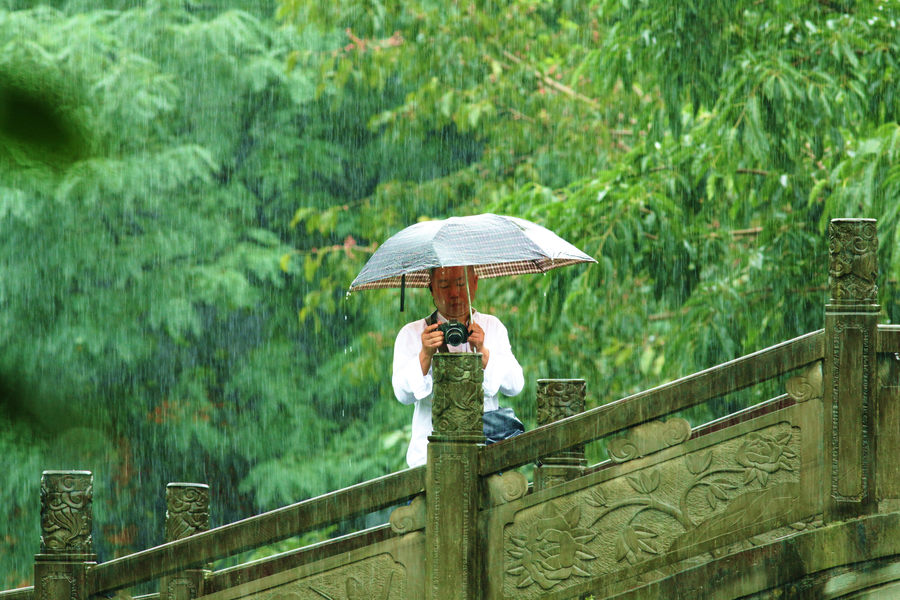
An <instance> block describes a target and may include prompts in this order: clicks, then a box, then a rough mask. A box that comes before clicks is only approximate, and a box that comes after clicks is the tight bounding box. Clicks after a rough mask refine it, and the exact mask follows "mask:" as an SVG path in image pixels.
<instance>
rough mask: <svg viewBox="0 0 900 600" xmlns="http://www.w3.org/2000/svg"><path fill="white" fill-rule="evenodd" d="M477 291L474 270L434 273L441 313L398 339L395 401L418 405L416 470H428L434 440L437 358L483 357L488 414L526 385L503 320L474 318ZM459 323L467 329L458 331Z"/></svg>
mask: <svg viewBox="0 0 900 600" xmlns="http://www.w3.org/2000/svg"><path fill="white" fill-rule="evenodd" d="M467 278H468V285H467V281H466V279H467ZM467 288H468V289H467ZM477 288H478V278H477V277H476V276H475V271H474V269H473V268H471V267H469V268H466V267H445V268H440V269H433V270H432V272H431V283H430V284H429V289H430V290H431V297H432V298H433V299H434V305H435V307H436V308H437V310H436V311H435V312H434V313H432V315H431V316H429V317H428V318H426V319H419V320H418V321H413V322H412V323H407V324H406V325H405V326H404V327H403V329H401V330H400V333H399V334H397V340H396V342H395V343H394V372H393V377H392V383H393V385H394V395H395V396H397V400H399V401H400V402H402V403H403V404H412V403H415V411H414V412H413V422H412V439H411V440H410V443H409V450H408V451H407V453H406V462H407V463H408V464H409V466H410V467H416V466H418V465H422V464H425V460H426V457H427V450H426V448H427V445H428V436H429V435H430V434H431V431H432V426H431V388H432V378H431V360H432V358H433V357H434V354H435V352H438V351H440V352H480V353H481V354H482V366H483V367H484V382H483V383H482V387H483V388H484V410H485V411H494V410H496V409H498V408H499V394H500V393H503V394H504V395H507V396H515V395H516V394H518V393H519V392H521V391H522V388H523V387H524V385H525V379H524V377H523V375H522V367H521V366H520V365H519V362H518V361H517V360H516V357H515V356H513V353H512V348H510V344H509V336H508V334H507V332H506V327H504V326H503V323H501V322H500V319H498V318H497V317H494V316H492V315H486V314H482V313H479V312H477V311H473V312H472V313H471V318H470V311H469V302H470V300H471V299H472V298H474V297H475V290H476V289H477ZM455 322H457V323H459V324H461V325H462V326H463V327H464V329H463V328H459V327H458V326H454V323H455ZM457 328H458V330H457ZM466 333H468V339H465V335H466ZM455 342H456V343H455Z"/></svg>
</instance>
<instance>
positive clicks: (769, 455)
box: [735, 432, 796, 486]
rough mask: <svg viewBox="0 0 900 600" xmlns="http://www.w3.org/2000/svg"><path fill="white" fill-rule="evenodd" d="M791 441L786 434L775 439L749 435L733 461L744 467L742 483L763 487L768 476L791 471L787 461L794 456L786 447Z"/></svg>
mask: <svg viewBox="0 0 900 600" xmlns="http://www.w3.org/2000/svg"><path fill="white" fill-rule="evenodd" d="M790 441H791V433H790V432H787V433H785V434H784V435H782V436H780V437H778V438H777V439H776V438H775V437H773V436H770V435H765V434H761V433H751V434H750V435H749V436H748V439H747V441H745V442H744V443H743V444H741V447H740V448H739V449H738V451H737V455H736V456H735V460H737V462H738V464H740V465H741V466H743V467H745V469H746V471H745V475H744V483H745V484H748V483H751V482H753V481H754V480H756V481H759V483H760V485H762V486H765V485H766V483H768V481H769V475H770V474H772V473H775V472H776V471H779V470H781V469H784V470H786V471H793V470H794V469H793V467H791V464H790V462H788V459H790V458H794V457H795V456H796V454H794V453H793V452H792V451H791V450H790V449H789V448H788V447H787V445H788V443H790Z"/></svg>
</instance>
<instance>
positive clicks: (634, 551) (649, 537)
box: [585, 429, 797, 564]
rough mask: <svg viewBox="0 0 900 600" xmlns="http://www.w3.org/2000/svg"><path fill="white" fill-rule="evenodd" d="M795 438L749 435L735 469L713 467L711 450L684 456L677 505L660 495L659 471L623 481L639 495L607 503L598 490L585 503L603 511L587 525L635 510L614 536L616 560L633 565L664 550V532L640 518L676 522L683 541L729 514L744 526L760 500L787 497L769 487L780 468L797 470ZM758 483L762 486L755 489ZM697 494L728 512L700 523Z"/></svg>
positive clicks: (733, 465) (735, 457) (734, 461)
mask: <svg viewBox="0 0 900 600" xmlns="http://www.w3.org/2000/svg"><path fill="white" fill-rule="evenodd" d="M792 437H793V435H792V433H791V431H790V429H788V430H787V431H784V432H783V433H781V434H779V435H770V434H766V433H760V432H754V433H750V434H748V435H747V438H746V439H745V440H744V441H743V442H742V443H741V445H740V446H739V447H738V448H737V450H736V452H735V454H734V455H733V458H732V462H731V465H726V466H722V467H719V468H713V458H714V456H713V452H712V451H711V450H708V451H706V452H697V453H693V454H688V455H686V456H685V457H684V467H685V469H686V470H687V472H688V474H689V475H688V478H687V480H686V481H687V484H686V487H685V488H684V491H683V492H682V493H681V495H680V497H678V498H677V502H674V501H673V500H675V499H667V498H666V497H665V494H664V493H661V492H660V491H659V490H660V485H661V475H660V471H658V470H656V469H646V470H642V471H638V472H637V473H635V474H633V475H629V476H627V477H626V478H625V479H626V481H627V482H628V485H629V486H630V487H631V488H632V489H633V490H634V491H635V492H637V494H638V495H636V496H629V497H626V498H622V499H620V500H617V501H615V502H613V503H609V502H608V501H607V498H606V495H605V494H604V493H603V491H602V490H601V489H600V488H594V489H593V490H591V491H590V492H589V493H588V495H587V497H586V498H585V502H586V503H587V504H588V505H590V506H592V507H594V508H596V509H597V510H598V511H599V512H598V514H597V516H596V517H595V518H594V520H593V521H592V522H591V524H590V526H589V527H590V528H591V529H593V528H594V527H595V526H596V525H597V523H599V522H600V521H602V520H603V519H605V518H607V517H608V516H609V515H611V514H612V513H614V512H616V511H619V510H629V509H630V510H631V511H632V512H631V514H630V516H629V517H628V518H627V519H626V521H625V523H624V526H623V528H622V529H621V531H619V532H618V534H617V537H616V541H615V558H616V561H618V562H623V561H626V562H628V563H629V564H635V563H638V562H640V561H641V560H645V559H646V558H648V557H649V556H651V555H657V554H659V553H660V552H661V551H662V549H661V546H660V541H659V538H660V532H659V531H657V530H656V529H654V526H653V525H652V524H650V523H647V522H646V520H643V519H641V516H642V515H646V514H649V513H651V512H655V513H657V514H662V515H665V516H666V517H669V518H671V519H674V520H675V521H676V522H677V523H678V524H679V525H680V526H681V528H682V529H683V530H684V532H685V533H686V537H685V539H693V538H696V537H699V536H698V535H697V534H698V533H699V532H698V529H699V527H700V526H701V525H704V524H706V523H709V524H710V525H711V526H715V525H714V524H717V523H718V522H719V521H722V522H723V523H724V522H726V521H728V518H732V517H728V518H726V519H722V518H721V517H722V516H723V515H725V516H727V515H729V511H731V512H733V513H735V516H734V517H733V518H732V520H735V519H736V522H737V521H740V522H743V520H745V519H746V518H750V517H751V516H752V514H755V513H754V512H753V511H755V510H757V509H758V506H757V505H759V504H760V503H761V502H764V501H768V500H769V499H771V501H775V500H777V501H778V502H781V501H782V499H781V496H780V495H779V494H781V495H783V494H782V492H781V491H780V490H777V491H776V492H772V491H771V490H767V489H766V488H767V486H768V484H769V483H770V477H771V476H772V475H773V474H775V473H777V472H779V471H782V470H784V471H791V472H793V471H795V470H796V468H795V465H794V464H792V463H793V462H796V460H797V455H796V453H795V452H794V451H793V450H791V449H790V443H791V440H792ZM757 484H758V486H759V487H756V485H757ZM698 493H699V494H702V496H700V498H703V499H704V501H705V502H704V503H705V504H706V505H708V506H709V509H710V510H716V509H718V508H719V507H720V506H721V505H722V504H725V505H728V506H726V508H725V512H724V513H721V515H720V517H719V518H718V519H717V518H711V519H709V520H708V521H700V522H699V523H698V522H696V521H695V519H696V515H691V514H690V513H691V510H692V508H691V504H690V503H689V501H688V499H689V497H691V496H692V495H693V494H698ZM695 497H696V496H695ZM787 500H791V498H788V499H787ZM732 505H733V506H732ZM751 509H752V510H751ZM693 510H694V511H696V510H697V505H694V506H693ZM738 513H741V514H740V515H738ZM743 513H746V515H744V514H743Z"/></svg>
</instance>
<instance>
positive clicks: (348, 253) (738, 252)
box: [0, 0, 900, 597]
mask: <svg viewBox="0 0 900 600" xmlns="http://www.w3.org/2000/svg"><path fill="white" fill-rule="evenodd" d="M676 4H677V6H674V7H673V6H672V3H663V2H659V1H654V0H645V1H627V0H586V1H582V2H577V1H571V0H500V1H492V2H475V1H469V0H456V1H452V2H451V1H449V0H407V1H404V2H396V1H394V2H387V1H381V2H379V1H371V0H341V1H339V2H321V1H320V0H216V1H214V2H211V1H207V2H202V1H199V0H104V1H101V0H45V1H44V2H34V1H30V0H0V44H2V47H3V49H4V51H3V52H2V54H0V233H2V235H0V455H2V456H3V457H4V458H3V464H4V465H5V466H6V469H5V475H4V478H3V479H2V480H0V482H2V483H0V506H2V507H3V509H2V510H3V511H4V513H5V517H6V518H5V519H4V522H6V523H7V526H6V527H5V528H4V529H3V530H2V531H0V590H11V589H15V588H22V587H26V586H31V585H33V584H34V581H33V577H34V574H33V569H34V564H35V558H34V557H35V554H38V553H39V552H40V551H41V505H40V498H41V473H42V471H47V470H84V471H90V472H91V473H93V522H94V525H93V532H92V544H93V552H94V553H96V554H97V557H98V558H97V561H98V562H99V563H103V562H106V561H110V560H113V559H116V558H119V557H124V556H127V555H130V554H133V553H135V552H138V551H141V550H145V549H148V548H152V547H154V546H158V545H160V544H162V543H163V542H165V541H166V540H165V532H166V524H165V522H166V486H167V484H168V483H171V482H194V483H202V484H206V485H208V486H209V498H210V504H209V520H210V524H209V525H210V527H217V526H221V525H226V524H228V523H233V522H236V521H239V520H241V519H246V518H248V517H252V516H254V515H258V514H261V513H264V512H267V511H273V510H276V509H279V508H281V507H285V506H289V505H293V504H295V503H298V502H301V501H304V500H307V499H310V498H315V497H317V496H320V495H323V494H327V493H329V492H332V491H334V490H339V489H342V488H346V487H348V486H353V485H356V484H360V483H363V482H367V481H370V480H372V479H375V478H378V477H382V476H385V475H388V474H392V473H397V472H398V471H402V470H404V469H406V468H407V467H408V464H407V457H406V455H407V448H408V447H409V445H410V442H411V439H412V437H413V435H414V434H413V430H412V426H411V423H412V420H413V411H414V409H413V407H412V406H410V405H408V404H403V403H401V402H398V401H397V397H396V396H395V389H394V388H393V386H392V368H393V365H392V360H393V356H394V354H393V351H394V345H395V340H396V339H397V336H398V332H400V331H401V329H402V328H403V327H404V325H405V324H407V323H409V322H411V321H414V320H417V319H422V318H425V317H427V316H428V315H429V314H431V313H432V311H434V310H435V304H434V301H433V298H432V294H431V293H430V292H429V290H428V289H427V287H426V286H427V283H425V280H424V279H423V280H422V282H420V283H421V284H422V285H417V286H409V287H407V288H406V289H405V291H403V292H402V293H401V291H400V290H399V285H393V286H392V287H385V288H379V289H363V290H360V291H356V289H354V290H351V285H352V284H353V282H354V280H355V279H356V278H357V277H358V276H359V275H360V273H361V271H363V269H364V267H365V265H366V263H367V261H368V260H369V259H370V258H372V257H373V256H375V255H376V252H377V251H378V249H379V248H381V247H382V246H383V245H385V243H386V241H387V240H389V239H390V238H391V236H393V235H395V234H397V233H399V232H401V231H403V230H405V229H406V228H407V227H410V226H418V225H420V224H422V223H424V222H430V221H437V220H444V219H450V218H453V217H463V216H471V215H481V214H486V213H491V214H495V215H508V216H511V217H516V218H519V219H526V220H527V221H529V222H531V223H534V224H537V225H539V226H541V227H544V228H547V229H549V230H550V231H552V232H554V233H555V234H556V235H558V236H559V237H560V238H561V239H562V240H565V241H566V242H567V243H569V244H571V245H572V246H573V247H574V248H575V249H576V250H577V251H578V252H579V253H584V254H585V255H586V259H584V260H582V259H580V258H579V259H578V260H577V261H573V264H567V265H566V266H565V268H559V269H555V268H554V269H553V270H551V271H549V272H547V273H544V274H540V275H538V274H517V275H510V276H503V277H495V278H493V277H491V278H489V277H484V278H483V279H481V280H480V281H479V285H478V287H477V294H476V295H475V297H474V299H473V301H472V303H471V304H472V307H473V309H474V310H476V311H478V312H479V313H482V314H485V315H493V316H495V317H497V319H499V320H500V321H501V322H502V324H503V326H505V329H506V331H507V332H508V337H509V341H510V345H511V350H512V353H513V354H514V356H515V359H516V360H517V361H518V363H519V364H520V365H521V368H522V372H523V374H524V386H523V387H522V389H521V392H519V393H518V394H516V395H513V396H506V395H504V394H500V395H499V396H498V400H499V405H500V406H503V407H510V408H512V409H514V411H515V414H516V415H517V417H518V418H519V419H521V421H522V422H523V423H524V426H525V430H526V432H527V431H532V430H534V429H535V428H537V427H538V426H539V422H538V418H539V415H538V408H537V400H536V397H537V395H538V384H537V381H538V380H539V379H576V378H577V379H584V380H585V381H586V397H585V409H586V410H591V409H596V408H598V407H601V406H604V405H607V404H608V403H610V402H613V401H617V400H620V399H622V398H626V397H629V396H632V395H635V394H638V393H640V392H642V391H644V390H649V389H651V388H655V387H657V386H660V385H663V384H666V383H667V382H672V381H675V380H678V379H679V378H682V377H685V376H689V375H691V374H693V373H698V372H700V371H703V370H704V369H709V368H711V367H713V366H715V365H720V364H723V363H726V362H728V361H732V360H734V359H737V358H739V357H742V356H746V355H749V354H751V353H754V352H757V351H760V350H763V349H765V348H769V347H771V346H774V345H776V344H780V343H782V342H784V341H786V340H792V339H795V338H798V337H799V336H803V335H806V334H809V333H811V332H815V331H818V330H820V329H822V328H823V327H824V326H825V325H824V317H823V315H824V311H825V305H826V303H827V302H828V301H829V293H830V292H829V263H828V261H829V238H828V224H829V222H830V220H831V219H835V218H871V219H877V230H878V246H877V248H878V251H877V257H876V259H875V260H876V261H877V266H876V271H877V298H875V300H877V309H873V310H877V314H878V319H879V321H878V322H879V324H881V325H889V324H892V323H896V322H897V321H898V320H900V300H898V298H900V294H897V293H895V292H897V287H898V281H900V249H898V246H897V224H898V217H900V210H898V207H900V203H898V202H897V201H896V199H897V198H898V197H900V171H898V167H897V165H898V164H900V124H898V119H900V94H898V93H897V91H896V89H897V86H896V81H895V79H896V73H897V72H898V70H900V64H898V61H900V35H898V21H900V10H898V5H897V4H896V2H893V1H887V0H884V1H882V0H873V1H872V2H867V3H856V4H853V3H847V2H844V1H833V2H832V1H827V2H826V1H822V2H818V3H795V2H790V1H788V0H775V1H773V2H765V3H759V2H754V1H751V0H734V1H733V2H727V3H719V2H715V1H713V0H689V1H686V2H681V3H676ZM461 240H462V238H460V241H461ZM465 243H466V244H469V242H468V241H466V242H465ZM467 250H468V251H469V254H470V255H472V256H474V255H476V254H478V253H479V252H480V251H481V250H480V249H479V248H472V247H467ZM467 260H470V262H467V263H465V264H471V265H474V264H476V262H475V259H474V258H471V256H470V259H467ZM576 263H577V264H576ZM433 266H434V265H427V266H426V267H423V269H428V268H432V267H433ZM440 266H450V265H447V264H441V265H440ZM420 272H421V273H425V272H426V271H424V270H420ZM423 277H426V276H425V275H423ZM423 287H425V289H423ZM401 294H402V295H401ZM401 298H402V300H401ZM401 303H402V304H401ZM401 305H402V306H403V311H402V312H401V310H400V308H401ZM474 318H475V317H472V319H473V320H474ZM891 373H893V371H891ZM796 375H797V373H794V372H792V373H785V374H783V376H781V375H779V377H776V378H773V379H770V380H768V381H764V382H760V383H759V384H758V385H754V386H750V387H746V389H744V388H741V389H734V390H729V391H728V392H727V393H724V394H722V395H721V396H718V397H715V398H712V399H710V400H709V401H704V402H702V403H698V404H695V405H689V403H687V402H685V403H684V405H683V406H682V404H679V405H678V408H675V409H672V410H673V411H674V412H672V413H671V414H669V415H666V416H665V418H670V417H672V418H683V419H685V420H687V421H688V422H689V424H690V425H691V426H692V427H698V426H702V425H703V424H706V423H710V422H712V421H714V420H716V419H720V418H723V417H725V416H726V415H730V414H732V413H735V412H738V411H741V410H744V409H747V408H748V407H752V406H754V405H757V404H759V403H761V402H764V401H767V400H769V399H771V398H775V397H778V396H779V394H783V393H784V389H785V385H786V381H788V379H789V377H792V376H796ZM621 435H624V433H623V432H616V434H615V435H614V436H612V438H616V437H621ZM610 439H611V438H610V437H609V436H604V439H598V440H592V441H590V443H588V444H587V445H586V448H585V461H586V464H587V465H596V464H599V463H601V462H603V461H607V460H608V459H610V453H609V451H608V449H607V445H608V443H609V442H610ZM537 458H538V457H535V459H534V460H533V461H530V462H528V463H527V464H522V465H518V466H517V467H516V469H517V470H518V472H521V473H523V474H524V475H525V477H526V478H528V480H529V481H531V482H532V483H533V481H534V471H535V466H534V463H536V462H537ZM645 487H648V486H647V485H645ZM722 493H723V494H725V491H723V492H722ZM719 500H721V498H720V499H719ZM712 502H713V501H712V500H711V501H710V503H712ZM398 505H399V506H405V505H406V502H405V501H404V502H400V503H398ZM393 508H394V507H391V506H388V507H383V508H381V509H379V510H377V511H376V510H373V511H371V512H370V513H368V514H362V515H355V516H351V517H347V518H341V519H338V520H336V521H335V522H331V523H328V524H324V525H322V526H321V527H316V528H314V529H312V530H310V531H306V532H305V533H303V534H302V535H299V536H291V537H288V538H286V539H278V540H276V541H274V542H272V543H266V544H263V545H261V546H260V547H254V548H249V549H241V551H240V552H235V553H233V554H232V555H230V556H226V557H221V558H219V557H217V560H216V561H215V562H214V563H213V568H214V569H224V568H227V567H231V566H234V565H237V564H243V563H247V562H249V561H254V560H259V559H264V558H267V557H271V556H273V555H276V554H278V553H281V552H288V551H292V550H295V549H297V548H300V547H303V546H307V545H309V544H314V543H318V542H321V541H323V540H328V539H332V538H336V537H339V536H342V535H347V534H350V533H352V532H356V531H359V530H361V529H364V528H367V527H375V526H379V525H382V524H384V523H385V522H387V520H388V518H389V516H390V515H391V512H392V510H393ZM549 514H550V513H549V512H548V515H549ZM546 518H547V519H555V521H554V522H557V521H559V522H563V523H565V522H567V521H566V519H567V518H570V517H569V516H567V514H564V513H560V514H559V515H557V514H555V513H554V514H553V515H551V516H548V517H546ZM583 520H586V517H585V519H583ZM573 527H574V526H573ZM579 527H581V526H579ZM575 529H578V530H579V531H580V529H579V528H575ZM573 530H574V529H573ZM585 535H586V534H585ZM585 544H587V545H585V548H587V547H588V546H589V544H588V543H587V542H585ZM584 552H586V553H587V552H588V551H587V550H584ZM629 552H631V554H627V555H626V554H623V556H626V558H627V560H628V561H631V560H632V559H634V560H637V559H638V558H639V557H640V553H637V554H635V553H634V552H632V550H629ZM520 581H522V582H527V581H528V580H527V578H523V579H521V580H520ZM534 581H536V582H538V583H540V582H544V583H546V584H547V585H550V584H551V580H550V579H546V580H544V579H534ZM538 583H535V584H534V585H535V586H537V585H538ZM347 585H348V587H347V590H350V589H351V588H352V589H356V588H354V587H353V586H351V585H350V584H349V583H348V584H347ZM385 585H386V586H388V587H389V582H387V583H385ZM395 585H396V583H395ZM529 585H530V584H529ZM385 589H387V588H385ZM535 589H536V588H535ZM548 589H549V588H548ZM156 591H159V584H158V582H142V583H140V584H138V585H136V586H134V587H132V588H129V589H128V593H129V594H133V595H138V594H145V593H153V592H156ZM318 593H319V594H320V595H321V594H322V593H323V592H318ZM385 594H387V592H385ZM345 595H346V596H347V597H350V596H351V594H350V592H349V591H348V592H347V593H346V594H345ZM385 597H387V596H385ZM598 597H599V596H598Z"/></svg>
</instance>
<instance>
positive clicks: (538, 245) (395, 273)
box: [350, 213, 597, 310]
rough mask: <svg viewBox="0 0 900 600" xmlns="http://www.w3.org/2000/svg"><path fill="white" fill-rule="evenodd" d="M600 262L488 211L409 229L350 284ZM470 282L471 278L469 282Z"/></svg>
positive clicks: (424, 281)
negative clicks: (444, 270) (453, 271)
mask: <svg viewBox="0 0 900 600" xmlns="http://www.w3.org/2000/svg"><path fill="white" fill-rule="evenodd" d="M585 262H597V261H596V260H594V259H593V258H591V257H590V256H588V255H587V254H585V253H584V252H582V251H581V250H579V249H578V248H576V247H575V246H573V245H572V244H570V243H569V242H567V241H565V240H564V239H562V238H561V237H559V236H558V235H556V234H555V233H553V232H552V231H550V230H549V229H547V228H545V227H541V226H540V225H537V224H536V223H532V222H531V221H527V220H525V219H520V218H518V217H509V216H501V215H494V214H490V213H485V214H482V215H473V216H469V217H450V218H449V219H444V220H440V221H423V222H421V223H416V224H415V225H410V226H409V227H407V228H406V229H404V230H402V231H400V232H399V233H396V234H395V235H393V236H391V237H390V238H388V239H387V241H385V242H384V244H382V245H381V246H380V247H379V248H378V250H376V251H375V253H374V254H373V255H372V257H371V258H370V259H369V261H368V262H367V263H366V264H365V266H364V267H363V268H362V271H360V272H359V275H357V276H356V279H354V280H353V283H352V284H350V291H356V290H366V289H376V288H391V287H399V288H400V289H401V296H400V310H403V289H404V288H405V287H406V286H409V287H428V282H429V280H430V271H431V269H434V268H440V267H467V266H470V267H472V268H474V270H475V274H476V275H478V277H479V278H480V279H484V278H489V277H499V276H501V275H519V274H522V273H545V272H547V271H549V270H550V269H555V268H557V267H563V266H566V265H572V264H575V263H585ZM467 283H468V279H467Z"/></svg>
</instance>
